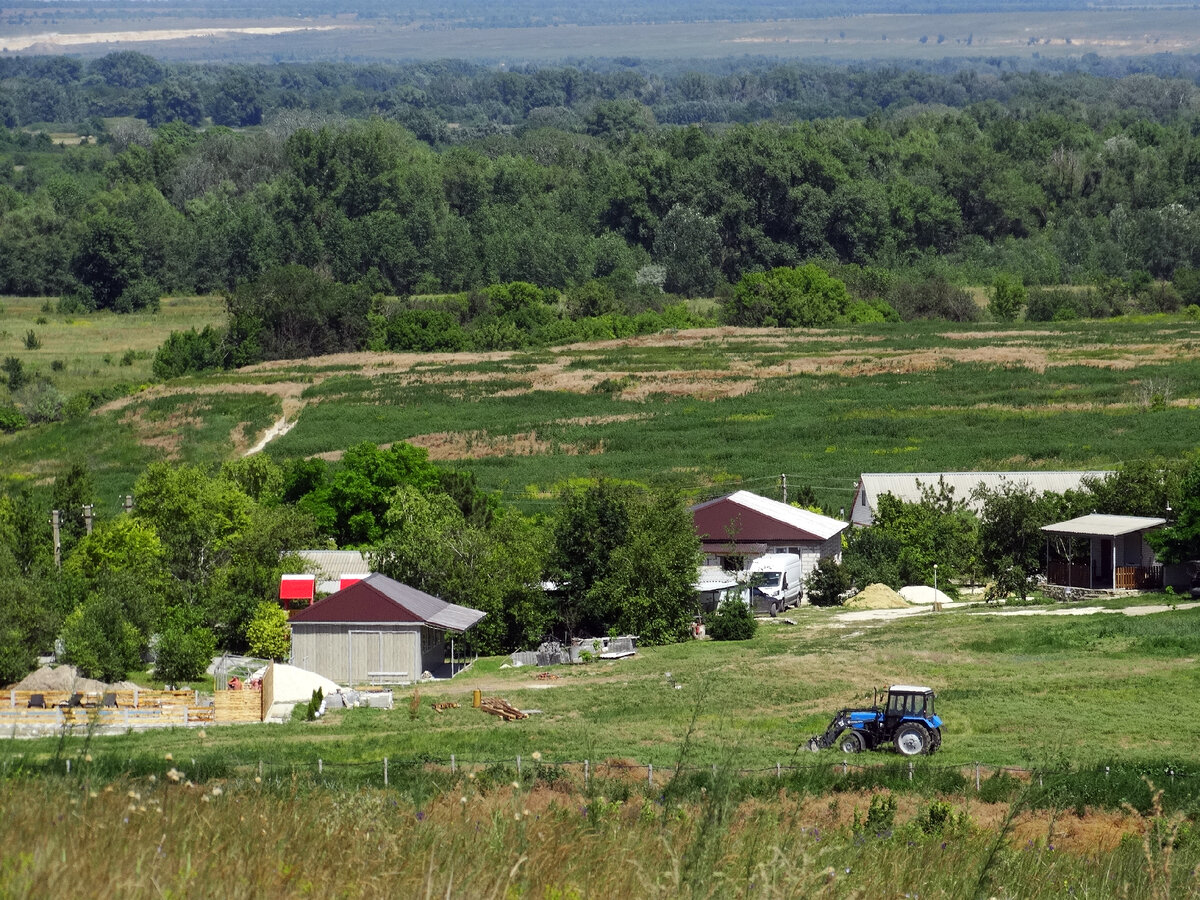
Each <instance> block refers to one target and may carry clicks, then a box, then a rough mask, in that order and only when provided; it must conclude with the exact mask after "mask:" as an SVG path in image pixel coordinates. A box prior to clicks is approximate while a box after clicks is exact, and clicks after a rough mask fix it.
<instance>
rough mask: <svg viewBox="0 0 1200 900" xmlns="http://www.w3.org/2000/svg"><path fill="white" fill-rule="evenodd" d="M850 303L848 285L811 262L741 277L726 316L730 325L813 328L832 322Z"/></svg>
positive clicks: (729, 302)
mask: <svg viewBox="0 0 1200 900" xmlns="http://www.w3.org/2000/svg"><path fill="white" fill-rule="evenodd" d="M848 302H849V298H848V296H847V294H846V285H845V283H844V282H843V281H841V280H839V279H837V278H833V277H832V276H830V275H829V273H828V272H826V271H825V270H824V269H822V268H821V267H820V266H817V265H814V264H812V263H809V264H808V265H805V266H800V267H798V268H794V269H790V268H778V269H772V270H771V271H770V272H751V273H749V274H747V275H744V276H742V280H741V281H739V282H738V284H737V287H735V288H734V291H733V297H732V298H730V300H729V301H728V302H727V303H726V304H725V309H724V317H725V321H726V323H728V324H730V325H751V326H763V325H766V326H773V325H778V326H781V327H785V328H794V327H801V328H811V327H813V326H817V325H829V324H830V323H832V322H833V321H834V320H835V319H836V318H837V317H838V316H840V315H842V314H843V313H845V311H846V306H847V304H848Z"/></svg>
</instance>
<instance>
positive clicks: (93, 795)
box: [88, 791, 100, 800]
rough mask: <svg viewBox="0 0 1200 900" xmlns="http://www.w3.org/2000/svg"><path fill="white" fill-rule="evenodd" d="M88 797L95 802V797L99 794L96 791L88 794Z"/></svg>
mask: <svg viewBox="0 0 1200 900" xmlns="http://www.w3.org/2000/svg"><path fill="white" fill-rule="evenodd" d="M88 796H89V797H91V798H92V799H93V800H95V799H96V798H97V797H99V796H100V794H99V793H97V792H96V791H92V792H91V793H89V794H88Z"/></svg>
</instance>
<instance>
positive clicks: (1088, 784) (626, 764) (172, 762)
mask: <svg viewBox="0 0 1200 900" xmlns="http://www.w3.org/2000/svg"><path fill="white" fill-rule="evenodd" d="M168 767H169V768H176V767H178V768H179V769H181V770H183V775H184V776H186V777H187V778H188V779H191V780H194V781H197V782H204V781H209V780H217V779H232V780H238V779H254V780H256V781H257V782H260V783H261V782H264V781H265V782H268V783H270V782H275V783H285V782H286V783H289V784H295V783H296V782H297V780H299V779H304V781H306V782H307V783H310V784H312V785H314V786H318V787H328V788H335V787H340V786H367V785H373V786H378V787H384V788H388V787H401V786H409V787H412V786H413V785H414V784H416V783H417V782H423V783H425V784H428V785H432V786H449V785H450V784H453V783H455V782H457V781H458V780H459V779H462V778H466V779H470V780H475V779H479V780H478V784H479V785H480V786H481V787H482V786H503V785H505V784H508V783H515V785H516V786H517V787H532V786H533V785H535V784H537V783H538V782H544V783H560V782H562V781H563V780H567V781H569V782H573V783H574V784H575V786H577V787H581V788H583V789H584V790H587V789H588V788H590V787H592V786H593V784H594V783H599V782H603V781H612V780H614V779H616V780H621V781H623V782H625V783H626V784H628V785H630V786H634V785H636V784H638V783H640V784H642V785H644V786H646V787H647V788H663V787H665V786H667V785H668V784H672V783H679V782H681V781H682V782H688V783H690V784H692V785H693V786H695V787H701V786H704V785H705V784H712V783H713V782H714V781H715V780H716V779H717V778H720V777H723V778H734V779H738V780H741V781H744V782H756V783H758V784H759V786H760V787H761V786H762V783H763V782H766V783H767V784H768V785H770V783H771V782H778V786H779V787H785V788H796V789H801V790H804V789H810V790H853V789H872V788H883V787H886V788H890V789H895V790H905V789H912V790H918V791H921V790H932V791H936V792H941V793H947V794H959V795H963V794H965V795H970V794H976V795H986V796H983V799H984V800H987V799H1006V798H1007V797H1008V796H1011V794H1012V793H1013V792H1014V791H1016V790H1019V789H1025V790H1029V791H1035V789H1036V791H1038V792H1042V793H1046V792H1052V793H1054V795H1055V796H1056V797H1058V798H1059V799H1060V800H1065V802H1068V803H1088V804H1089V805H1100V806H1114V807H1116V806H1120V805H1121V804H1122V803H1124V802H1129V801H1136V799H1137V797H1139V796H1148V793H1147V792H1148V791H1149V786H1148V785H1149V783H1150V782H1153V784H1154V785H1155V787H1156V788H1157V789H1162V790H1163V792H1164V795H1166V796H1168V797H1169V798H1172V799H1174V801H1176V803H1181V802H1187V801H1192V800H1196V799H1200V796H1198V795H1200V779H1198V776H1200V768H1197V767H1193V766H1185V765H1179V766H1176V765H1173V764H1165V765H1164V764H1145V765H1135V764H1112V765H1104V766H1098V767H1091V768H1069V767H1062V766H1047V767H1043V768H1030V767H1022V766H1010V765H996V764H990V763H982V762H975V763H968V764H966V765H963V764H960V763H954V764H946V765H937V764H933V763H931V762H929V761H928V760H924V759H922V760H901V761H897V762H889V763H881V764H866V763H861V762H856V761H851V760H850V759H847V758H843V759H840V760H838V761H836V762H834V761H829V760H822V761H819V762H818V761H814V762H812V763H808V764H799V763H796V762H794V761H792V762H788V763H784V762H782V761H780V762H776V763H774V764H773V765H758V766H751V767H736V766H729V765H724V766H723V765H720V764H717V763H710V764H706V765H696V764H682V765H680V764H655V763H650V762H646V763H642V762H637V761H634V760H628V759H607V760H591V759H587V758H584V759H559V760H550V759H547V758H545V757H543V756H542V755H541V754H536V753H535V754H532V755H529V756H526V755H514V756H511V757H494V758H488V759H461V758H459V757H458V756H457V755H456V754H453V753H452V754H450V755H449V756H447V757H434V756H417V757H389V756H381V757H378V758H375V759H369V760H326V759H324V758H323V757H315V758H308V759H289V760H279V759H268V758H260V759H253V758H251V759H246V758H236V757H229V756H223V755H222V756H217V755H198V756H195V757H192V756H188V757H186V758H174V757H172V756H170V755H167V756H154V757H151V756H137V757H116V756H113V755H108V754H105V755H103V756H97V757H96V758H93V757H92V756H90V755H87V756H81V755H75V756H71V757H62V758H50V759H45V760H40V761H33V760H27V759H26V758H24V757H23V756H20V755H16V756H9V757H7V758H5V759H3V760H2V761H0V773H2V774H3V775H4V776H6V777H21V776H22V775H25V776H38V775H54V774H59V775H62V774H65V775H75V776H80V777H94V778H98V779H118V778H122V777H141V776H148V775H158V776H161V775H162V773H163V772H164V771H165V769H166V768H168ZM1147 779H1149V781H1147Z"/></svg>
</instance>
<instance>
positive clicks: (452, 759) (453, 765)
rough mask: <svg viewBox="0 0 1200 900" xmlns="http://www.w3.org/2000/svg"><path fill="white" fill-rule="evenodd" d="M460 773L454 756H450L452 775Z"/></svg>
mask: <svg viewBox="0 0 1200 900" xmlns="http://www.w3.org/2000/svg"><path fill="white" fill-rule="evenodd" d="M457 771H458V765H457V763H455V762H454V754H453V753H451V754H450V774H451V775H453V774H454V773H455V772H457Z"/></svg>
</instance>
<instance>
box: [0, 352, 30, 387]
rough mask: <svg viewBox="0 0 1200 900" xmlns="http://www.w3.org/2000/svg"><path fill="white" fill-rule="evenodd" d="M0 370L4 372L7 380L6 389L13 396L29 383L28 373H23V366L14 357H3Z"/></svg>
mask: <svg viewBox="0 0 1200 900" xmlns="http://www.w3.org/2000/svg"><path fill="white" fill-rule="evenodd" d="M0 369H3V370H4V375H5V377H6V378H7V380H8V389H9V390H10V391H12V392H13V393H14V394H15V393H16V392H17V391H19V390H20V389H21V388H22V387H24V386H25V385H26V384H27V383H28V382H29V373H28V372H26V371H25V364H24V363H22V362H21V360H19V359H17V357H15V356H6V357H4V363H3V365H0Z"/></svg>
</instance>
